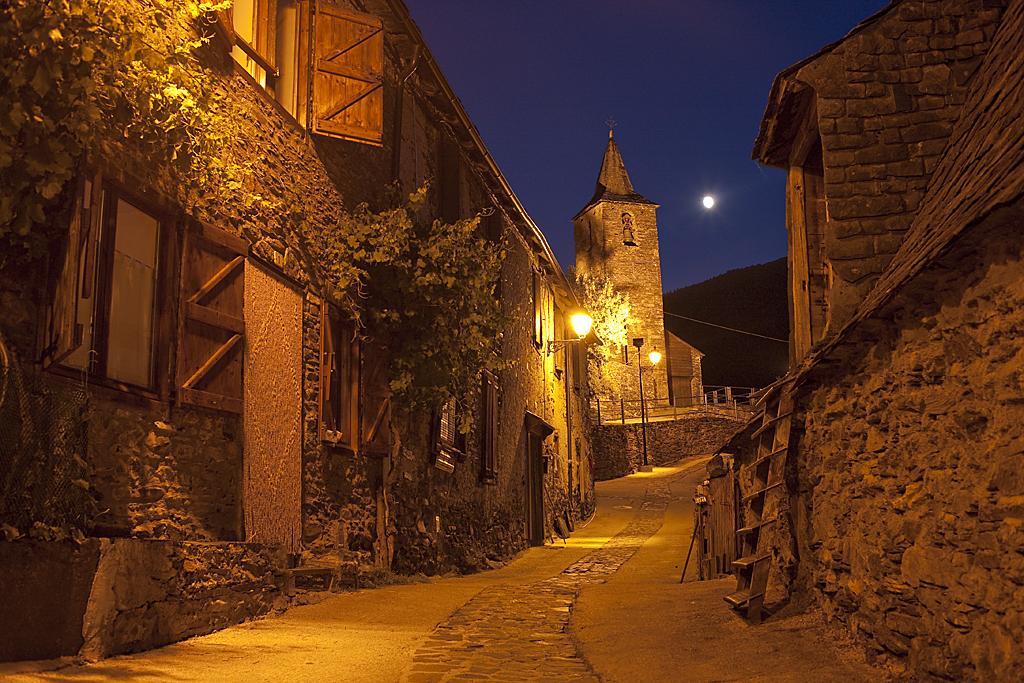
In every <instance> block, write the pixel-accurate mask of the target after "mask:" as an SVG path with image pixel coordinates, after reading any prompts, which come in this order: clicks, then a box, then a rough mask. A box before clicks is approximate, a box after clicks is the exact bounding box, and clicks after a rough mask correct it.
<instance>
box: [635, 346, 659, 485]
mask: <svg viewBox="0 0 1024 683" xmlns="http://www.w3.org/2000/svg"><path fill="white" fill-rule="evenodd" d="M643 345H644V339H643V337H636V338H635V339H633V346H635V347H636V367H637V371H638V373H639V376H640V432H641V434H642V439H643V444H644V462H643V465H642V466H641V467H640V471H641V472H650V471H652V470H653V468H652V467H651V465H650V463H649V462H648V458H647V400H646V399H645V398H644V361H643V358H642V357H641V355H640V347H642V346H643ZM647 358H648V360H650V361H651V367H654V366H656V365H657V364H658V363H659V362H661V353H659V352H658V351H651V352H650V353H649V354H647Z"/></svg>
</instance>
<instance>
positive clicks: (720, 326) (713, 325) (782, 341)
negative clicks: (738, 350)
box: [665, 311, 789, 344]
mask: <svg viewBox="0 0 1024 683" xmlns="http://www.w3.org/2000/svg"><path fill="white" fill-rule="evenodd" d="M665 315H670V316H672V317H673V318H682V319H683V320H689V321H690V322H694V323H700V324H701V325H707V326H709V327H717V328H719V329H721V330H728V331H729V332H735V333H736V334H746V335H749V336H751V337H759V338H761V339H767V340H769V341H774V342H780V343H782V344H788V343H789V340H788V339H779V338H778V337H769V336H768V335H766V334H758V333H757V332H748V331H747V330H737V329H736V328H735V327H726V326H725V325H719V324H717V323H709V322H708V321H707V320H697V319H696V318H690V317H688V316H685V315H679V314H678V313H669V312H668V311H665Z"/></svg>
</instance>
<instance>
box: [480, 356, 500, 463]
mask: <svg viewBox="0 0 1024 683" xmlns="http://www.w3.org/2000/svg"><path fill="white" fill-rule="evenodd" d="M481 393H482V399H483V405H482V406H481V412H480V465H481V471H480V478H481V480H482V481H484V482H485V483H493V482H494V481H495V480H496V478H497V473H498V378H497V377H495V376H494V374H493V373H490V372H486V371H485V372H484V373H483V386H482V387H481Z"/></svg>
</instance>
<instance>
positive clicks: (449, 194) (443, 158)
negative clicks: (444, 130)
mask: <svg viewBox="0 0 1024 683" xmlns="http://www.w3.org/2000/svg"><path fill="white" fill-rule="evenodd" d="M439 157H440V158H439V159H438V167H439V168H438V174H437V175H438V185H439V187H438V189H439V194H440V207H439V208H440V209H441V219H442V220H443V221H444V222H445V223H454V222H455V221H457V220H459V218H461V217H462V202H461V197H460V187H459V176H460V175H461V174H460V173H459V164H460V161H459V148H458V144H457V143H456V142H455V140H453V139H452V138H450V137H448V136H447V135H442V136H441V151H440V154H439Z"/></svg>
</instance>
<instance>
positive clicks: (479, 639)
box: [0, 459, 874, 682]
mask: <svg viewBox="0 0 1024 683" xmlns="http://www.w3.org/2000/svg"><path fill="white" fill-rule="evenodd" d="M703 462H704V460H703V459H691V460H688V461H684V462H683V463H682V464H681V465H679V466H677V467H673V468H659V469H658V470H656V471H655V472H654V473H650V474H637V475H633V476H631V477H626V478H623V479H619V480H615V481H612V482H606V483H603V484H599V485H598V501H599V503H598V514H597V515H596V517H595V518H594V519H593V520H592V521H591V522H590V524H588V525H587V526H586V527H584V528H578V529H577V531H576V533H575V534H574V535H573V538H572V539H570V540H569V542H568V543H566V544H564V545H563V544H561V543H560V544H558V545H551V546H547V547H543V548H534V549H531V550H530V551H528V552H526V553H524V554H523V555H522V556H521V557H519V558H518V559H517V560H516V561H515V562H513V563H512V564H510V565H509V566H507V567H504V568H502V569H499V570H496V571H491V572H485V573H481V574H477V575H473V576H469V577H461V578H445V579H437V580H432V581H427V582H423V583H414V584H409V585H399V586H391V587H386V588H380V589H376V590H366V591H359V592H355V593H348V594H342V595H337V596H332V597H330V598H329V599H327V600H325V601H324V602H321V603H319V604H316V605H309V606H305V607H298V608H295V609H292V610H290V611H289V612H288V613H287V614H285V615H283V616H281V617H277V618H271V619H265V620H262V621H258V622H253V623H250V624H244V625H242V626H238V627H234V628H230V629H227V630H225V631H221V632H219V633H215V634H212V635H209V636H205V637H202V638H195V639H192V640H190V641H187V642H184V643H179V644H177V645H174V646H170V647H166V648H162V649H160V650H156V651H153V652H148V653H142V654H138V655H132V656H126V657H117V658H113V659H110V660H106V661H104V662H100V663H98V664H95V665H91V666H86V667H69V668H64V669H60V670H58V671H52V672H42V673H37V674H32V675H21V676H12V677H11V679H10V680H19V681H20V680H26V681H27V680H35V681H38V680H70V681H98V680H108V679H113V678H117V679H123V680H152V681H191V680H203V681H231V680H245V681H293V680H294V681H300V680H301V681H307V680H311V681H320V680H325V681H326V680H331V681H410V682H412V681H446V680H496V681H522V680H550V681H569V680H588V681H596V680H608V681H637V680H652V681H661V680H664V681H679V680H749V679H751V678H755V679H761V680H858V679H862V680H866V679H868V678H870V677H872V676H873V673H874V672H872V671H871V670H870V669H867V668H866V667H864V665H863V664H859V663H857V661H856V659H855V658H853V657H851V656H849V655H847V654H845V653H843V652H839V651H837V650H835V649H834V647H833V645H832V644H831V642H830V640H829V639H828V638H827V637H826V636H825V635H824V634H823V632H822V631H821V630H820V628H819V627H818V626H817V624H816V622H814V620H813V619H812V618H810V617H807V616H801V617H793V618H787V619H779V620H775V621H771V622H769V623H768V624H766V625H763V626H761V627H758V628H750V627H748V626H747V625H746V624H745V623H744V622H743V621H742V620H740V619H739V618H738V617H736V616H734V615H733V614H732V613H731V612H729V611H728V610H727V609H726V606H725V604H724V603H723V602H722V600H721V596H722V595H723V594H725V593H727V592H728V591H729V590H730V587H731V586H732V582H731V581H730V580H724V581H714V582H703V583H698V582H688V583H686V584H683V585H680V584H679V583H678V577H679V571H680V569H681V567H682V563H683V560H684V558H685V553H686V547H687V543H688V542H689V538H690V534H691V532H692V504H691V501H690V497H691V495H692V491H693V487H694V485H695V484H696V483H697V481H698V480H699V479H700V478H701V477H702V476H703V471H704V470H703ZM691 571H692V569H691ZM0 671H2V670H0Z"/></svg>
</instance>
